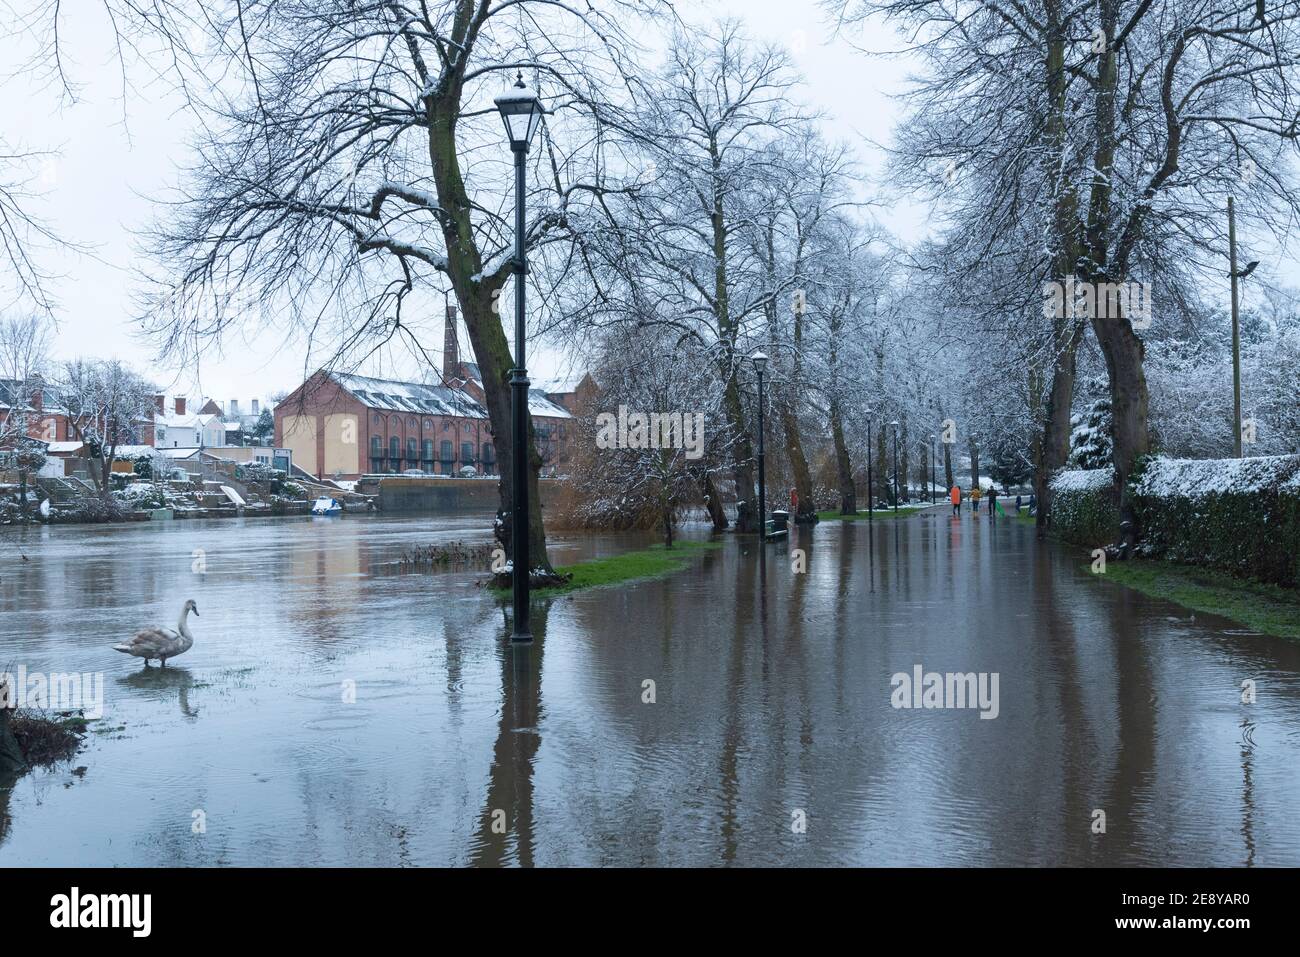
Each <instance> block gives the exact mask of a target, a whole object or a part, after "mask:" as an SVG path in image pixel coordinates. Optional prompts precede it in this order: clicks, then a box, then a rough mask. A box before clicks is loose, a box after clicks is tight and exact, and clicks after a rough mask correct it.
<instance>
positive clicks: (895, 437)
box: [889, 421, 899, 518]
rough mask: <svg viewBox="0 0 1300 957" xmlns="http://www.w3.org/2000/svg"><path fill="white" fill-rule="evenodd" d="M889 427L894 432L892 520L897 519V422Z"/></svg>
mask: <svg viewBox="0 0 1300 957" xmlns="http://www.w3.org/2000/svg"><path fill="white" fill-rule="evenodd" d="M889 426H890V428H892V429H893V430H894V518H898V496H899V488H898V422H897V421H894V422H890V423H889Z"/></svg>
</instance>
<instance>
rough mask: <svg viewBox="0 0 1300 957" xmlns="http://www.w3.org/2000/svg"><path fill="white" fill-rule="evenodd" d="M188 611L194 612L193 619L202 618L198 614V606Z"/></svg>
mask: <svg viewBox="0 0 1300 957" xmlns="http://www.w3.org/2000/svg"><path fill="white" fill-rule="evenodd" d="M190 611H192V612H194V617H195V618H201V617H202V616H201V615H200V614H199V606H198V605H195V606H194V607H193V608H191V609H190Z"/></svg>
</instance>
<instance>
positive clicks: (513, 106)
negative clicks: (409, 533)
mask: <svg viewBox="0 0 1300 957" xmlns="http://www.w3.org/2000/svg"><path fill="white" fill-rule="evenodd" d="M495 102H496V107H497V111H498V112H500V114H501V120H502V122H503V123H504V124H505V127H506V137H507V139H509V141H510V150H511V152H512V153H514V154H515V255H514V265H515V367H514V369H513V370H511V372H510V397H511V426H512V429H511V431H512V433H513V434H512V437H511V446H510V447H511V453H510V454H511V462H512V468H511V476H512V478H511V485H512V488H511V493H512V494H511V498H512V502H511V521H510V544H511V546H512V548H511V550H512V551H513V552H514V554H513V556H512V559H513V561H514V568H513V569H512V575H511V579H512V585H513V586H514V587H513V592H514V613H515V616H514V617H515V621H514V632H513V634H511V636H510V637H511V639H512V640H513V641H532V640H533V635H532V632H531V631H530V630H529V627H528V571H529V567H530V564H529V558H528V530H529V521H528V384H529V383H528V365H527V357H526V355H525V351H524V349H525V342H524V338H525V337H524V277H525V276H526V275H527V273H528V260H527V257H526V254H525V252H524V224H525V215H524V214H525V212H526V210H525V198H524V173H525V169H524V162H525V160H526V159H527V157H528V147H529V146H530V145H531V144H532V141H533V134H534V133H536V132H537V127H538V125H539V124H540V123H541V120H542V114H543V113H545V112H546V111H545V110H544V109H543V108H542V103H541V101H540V100H539V99H538V98H537V94H536V93H534V92H533V91H532V90H530V89H528V88H527V87H526V86H524V77H523V74H522V73H520V74H518V76H517V78H516V80H515V85H514V86H513V87H512V88H511V89H510V90H509V91H508V92H506V93H503V94H501V95H500V96H498V97H497V98H496V101H495Z"/></svg>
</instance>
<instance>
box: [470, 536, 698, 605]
mask: <svg viewBox="0 0 1300 957" xmlns="http://www.w3.org/2000/svg"><path fill="white" fill-rule="evenodd" d="M722 545H723V543H722V542H721V541H716V540H709V541H699V540H694V539H691V540H684V539H678V540H677V541H675V542H673V547H672V548H671V549H668V548H665V547H664V546H663V545H661V544H660V545H651V546H650V547H649V548H646V549H642V550H639V551H633V552H624V553H623V554H621V555H611V556H609V557H607V558H593V559H589V560H588V561H585V562H579V563H578V564H576V565H557V566H555V570H556V571H557V572H559V573H560V574H561V575H568V576H569V580H568V581H567V582H565V583H564V584H563V585H556V586H555V587H553V588H536V589H533V590H532V592H531V594H532V595H534V596H536V597H539V598H550V597H554V596H556V595H564V594H567V593H569V592H573V591H579V590H581V589H586V588H602V587H605V586H607V585H621V584H624V583H626V582H633V581H646V580H649V579H654V578H663V577H664V576H665V575H671V574H673V573H674V572H679V571H681V570H682V569H684V568H686V566H687V565H689V564H690V562H691V559H692V558H693V557H694V556H695V555H698V554H700V553H701V552H706V551H712V550H714V549H718V548H721V547H722ZM492 591H493V592H495V593H496V594H498V595H502V596H505V595H509V594H510V589H509V588H508V587H507V588H493V589H492Z"/></svg>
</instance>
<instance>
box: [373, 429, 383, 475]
mask: <svg viewBox="0 0 1300 957" xmlns="http://www.w3.org/2000/svg"><path fill="white" fill-rule="evenodd" d="M383 470H384V443H383V441H382V440H381V439H380V438H379V436H377V435H372V436H371V437H370V471H371V472H382V471H383Z"/></svg>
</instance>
